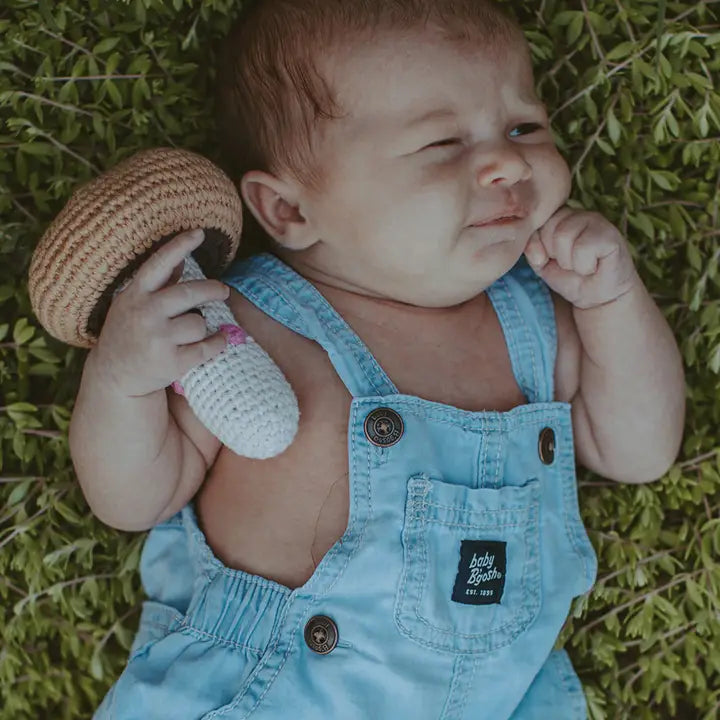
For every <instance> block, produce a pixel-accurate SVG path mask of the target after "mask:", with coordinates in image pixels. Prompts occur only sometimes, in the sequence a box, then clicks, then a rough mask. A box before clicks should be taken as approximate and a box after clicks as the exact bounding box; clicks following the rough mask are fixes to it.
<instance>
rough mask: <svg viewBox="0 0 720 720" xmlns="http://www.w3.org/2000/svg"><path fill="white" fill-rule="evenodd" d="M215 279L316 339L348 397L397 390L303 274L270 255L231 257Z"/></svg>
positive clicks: (284, 323) (294, 328) (289, 325)
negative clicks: (227, 264) (218, 278)
mask: <svg viewBox="0 0 720 720" xmlns="http://www.w3.org/2000/svg"><path fill="white" fill-rule="evenodd" d="M221 280H222V281H223V282H225V283H227V284H228V285H230V286H231V287H233V288H235V289H236V290H237V291H238V292H239V293H241V294H242V295H244V296H245V297H247V298H248V300H250V301H251V302H252V303H253V304H254V305H256V306H257V307H258V309H260V310H262V311H263V312H264V313H265V314H267V315H269V316H270V317H271V318H273V319H274V320H277V322H279V323H281V324H282V325H285V327H288V328H290V330H294V331H295V332H296V333H299V334H300V335H303V336H304V337H306V338H309V339H310V340H314V341H315V342H317V343H319V344H320V345H321V346H322V347H323V348H324V349H325V351H326V352H327V354H328V356H329V358H330V362H331V363H332V364H333V367H334V368H335V370H336V372H337V374H338V375H339V376H340V379H341V380H342V382H343V383H344V384H345V387H347V389H348V391H349V392H350V394H351V395H352V396H353V397H367V396H373V395H395V394H397V392H398V391H397V388H396V387H395V385H393V383H392V382H391V380H390V378H388V376H387V374H386V373H385V371H384V370H383V369H382V368H381V367H380V365H378V363H377V361H376V360H375V358H374V357H373V355H372V354H371V353H370V351H369V350H368V348H367V347H366V346H365V344H364V343H363V342H362V340H360V338H359V337H358V336H357V335H356V334H355V332H354V331H353V330H352V328H350V326H349V325H348V324H347V323H346V322H345V320H343V319H342V317H341V316H340V315H339V314H338V313H337V311H336V310H335V309H334V308H333V307H332V306H331V305H330V303H328V301H327V300H326V299H325V298H324V297H323V296H322V294H321V293H320V292H319V291H318V290H317V289H316V288H315V287H314V286H313V285H312V284H311V283H310V282H308V281H307V280H306V279H305V278H304V277H302V276H301V275H299V274H298V273H296V272H295V271H294V270H293V269H292V268H291V267H289V266H288V265H287V264H286V263H284V262H283V261H282V260H280V259H279V258H277V257H275V256H274V255H271V254H270V253H263V254H261V255H254V256H252V257H250V258H248V259H246V260H237V261H235V262H234V263H232V264H231V265H230V267H228V268H227V270H225V272H224V274H223V276H222V278H221Z"/></svg>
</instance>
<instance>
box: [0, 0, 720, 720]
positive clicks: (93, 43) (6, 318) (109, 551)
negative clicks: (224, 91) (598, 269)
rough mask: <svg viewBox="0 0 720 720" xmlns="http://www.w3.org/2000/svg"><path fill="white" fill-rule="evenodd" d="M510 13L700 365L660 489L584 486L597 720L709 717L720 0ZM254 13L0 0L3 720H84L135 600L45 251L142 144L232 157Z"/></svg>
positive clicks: (128, 626) (568, 134) (232, 7)
mask: <svg viewBox="0 0 720 720" xmlns="http://www.w3.org/2000/svg"><path fill="white" fill-rule="evenodd" d="M512 6H513V8H514V10H515V11H516V13H517V14H518V16H519V18H520V19H521V21H522V22H523V26H524V28H525V29H526V32H527V36H528V38H529V40H530V41H531V43H532V46H533V54H534V59H535V62H536V66H537V74H536V78H537V82H538V88H539V91H540V93H541V96H542V97H543V99H544V100H545V101H546V102H547V104H548V106H549V107H550V110H551V115H552V121H553V127H554V131H555V133H556V135H557V140H558V143H559V145H560V147H561V149H562V150H563V152H564V153H565V155H566V157H567V158H568V161H569V163H570V165H571V167H572V172H573V180H574V185H575V190H574V194H573V200H574V201H575V202H576V203H577V204H578V206H583V207H586V208H588V209H595V210H598V211H600V212H602V213H604V214H605V215H606V216H607V217H608V218H609V219H611V220H612V221H613V222H614V223H616V224H617V226H618V227H619V228H621V230H622V231H623V232H624V233H625V234H626V236H627V237H628V239H629V242H630V244H631V246H632V249H633V253H634V257H635V260H636V262H637V265H638V268H639V270H640V273H641V275H642V277H643V279H644V280H645V282H646V284H647V286H648V288H649V289H650V291H651V292H652V293H653V295H654V297H655V298H656V301H657V303H658V304H659V305H660V307H661V308H662V310H663V311H664V313H665V314H666V317H667V318H668V321H669V322H670V324H671V326H672V327H673V329H674V331H675V333H676V337H677V338H678V340H679V343H680V345H681V348H682V353H683V356H684V360H685V366H686V372H687V398H688V415H687V423H686V429H685V437H684V443H683V446H682V451H681V455H680V457H679V458H678V460H677V463H676V464H675V466H674V467H673V468H672V469H671V470H670V471H669V472H668V473H667V475H666V476H665V477H664V478H662V480H660V481H658V482H656V483H652V484H649V485H641V486H622V485H617V484H615V483H611V482H608V481H605V480H603V479H602V478H600V477H597V476H593V475H592V474H590V473H587V472H581V473H580V500H581V506H582V511H583V515H584V518H585V521H586V523H587V525H588V527H589V528H590V536H591V539H592V541H593V544H594V546H595V548H596V549H597V551H598V554H599V558H600V572H599V578H598V582H597V584H596V586H595V588H594V589H593V590H592V592H591V593H589V595H587V596H585V597H583V598H580V599H578V601H577V602H576V603H575V605H574V608H573V613H572V616H571V618H570V619H569V621H568V623H567V625H566V627H565V629H564V631H563V634H562V636H561V642H565V643H566V647H568V649H569V651H570V653H571V656H572V658H573V662H574V664H575V666H576V668H577V669H578V672H579V673H580V675H581V678H582V680H583V683H584V685H585V690H586V694H587V697H588V703H589V709H590V715H591V718H593V720H600V719H601V718H608V719H613V720H615V719H624V718H633V720H645V719H650V718H652V719H656V718H683V719H685V718H687V719H698V720H700V719H702V720H710V719H711V718H717V717H718V715H719V710H718V709H719V707H720V620H719V618H720V601H719V600H718V597H719V596H720V587H719V586H720V565H719V562H718V557H719V554H718V553H719V551H720V519H719V512H718V511H719V509H720V491H719V490H718V487H719V485H720V482H719V481H720V472H719V471H720V445H719V444H718V443H719V441H718V431H717V428H718V425H719V424H720V299H719V298H720V293H719V292H718V287H719V285H720V276H719V274H718V260H719V258H720V242H719V239H720V229H719V224H718V213H719V204H720V192H719V191H720V142H718V141H719V140H720V94H718V91H717V85H718V78H719V77H720V75H719V72H718V71H719V70H720V60H719V58H718V49H719V48H720V21H719V19H718V18H719V17H720V7H719V6H718V2H709V1H708V2H670V1H668V2H664V1H662V0H661V1H660V2H656V1H655V0H652V1H651V0H579V2H570V1H566V0H525V1H524V2H517V1H516V2H513V3H512ZM237 9H238V4H237V3H236V2H232V1H231V0H202V1H198V0H195V1H193V0H172V1H171V0H164V1H163V0H129V1H127V2H125V1H122V0H107V1H105V2H100V1H99V0H87V1H84V2H83V1H82V0H62V1H60V2H50V0H45V1H44V2H39V3H38V2H36V1H35V0H33V1H30V0H3V3H2V5H1V6H0V120H1V121H2V125H1V126H0V211H1V214H2V215H1V217H2V219H1V222H0V598H2V606H1V607H0V637H1V638H2V641H0V642H1V644H0V720H8V719H10V718H12V720H22V719H23V718H34V719H37V718H46V717H47V718H50V717H52V718H56V719H60V718H73V719H76V718H88V717H90V716H91V714H92V711H93V709H94V708H95V707H96V706H97V704H98V703H99V701H100V699H101V697H102V696H103V695H104V693H105V691H106V690H107V688H108V687H109V686H110V684H111V682H112V681H113V678H115V677H116V676H117V675H118V674H119V673H120V671H121V669H122V667H123V664H124V660H125V657H126V653H127V650H128V648H129V645H130V642H131V638H132V635H133V632H134V629H135V627H136V626H137V621H138V617H139V613H138V608H139V602H140V599H141V589H140V585H139V579H138V574H137V564H138V558H139V552H140V549H141V545H142V541H143V539H144V535H143V534H130V533H122V532H117V531H114V530H111V529H109V528H107V527H105V526H103V525H102V524H101V523H100V522H98V521H96V520H95V519H94V518H93V517H92V516H91V515H90V513H89V511H88V508H87V506H86V504H85V502H84V500H83V497H82V495H81V493H80V491H79V489H78V487H77V485H76V483H75V480H74V476H73V470H72V465H71V463H70V459H69V455H68V443H67V427H68V422H69V417H70V413H71V409H72V405H73V398H74V395H75V392H76V390H77V386H78V383H79V379H80V373H81V370H82V363H83V359H84V351H82V350H77V349H74V348H69V347H67V346H65V345H63V344H61V343H59V342H57V341H55V340H54V339H53V338H51V337H50V336H48V335H47V334H46V333H45V332H44V331H43V330H42V328H41V327H39V325H38V322H37V320H36V318H35V317H34V316H33V314H32V311H31V308H30V305H29V302H28V294H27V288H26V282H27V280H26V276H27V268H28V264H29V260H30V255H31V253H32V250H33V248H34V246H35V244H36V243H37V241H38V239H39V237H40V236H41V234H42V232H43V230H44V229H45V227H46V226H47V224H48V223H49V222H50V220H51V219H52V218H53V217H54V216H55V215H56V214H57V213H58V212H59V210H60V209H61V208H62V206H63V205H64V203H65V202H66V201H67V199H68V198H69V196H70V194H71V192H72V190H73V189H74V188H76V187H77V186H78V185H79V184H81V183H83V182H86V181H87V180H89V179H90V178H92V177H94V176H96V175H97V174H99V173H100V172H102V171H103V170H104V169H106V168H109V167H111V166H113V165H115V164H116V163H117V162H118V161H119V160H120V159H122V158H124V157H126V156H128V155H130V154H133V153H134V152H136V151H137V150H138V149H140V148H143V147H152V146H159V145H165V146H179V147H184V148H188V149H192V150H196V151H199V152H202V153H204V154H205V155H207V156H208V157H210V158H211V159H213V160H215V161H216V162H219V160H220V152H219V148H218V147H217V146H216V145H215V144H214V136H213V119H212V118H213V113H212V110H213V108H212V95H211V88H212V81H213V77H214V69H213V66H214V61H215V52H216V48H217V41H218V39H219V38H220V37H222V36H223V35H224V34H225V33H226V32H227V30H228V29H229V26H230V23H231V20H232V18H233V17H234V15H235V14H236V11H237ZM639 371H642V369H641V368H639Z"/></svg>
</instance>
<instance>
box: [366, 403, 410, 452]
mask: <svg viewBox="0 0 720 720" xmlns="http://www.w3.org/2000/svg"><path fill="white" fill-rule="evenodd" d="M403 432H404V426H403V421H402V418H401V417H400V416H399V415H398V414H397V413H396V412H395V411H394V410H391V409H390V408H386V407H384V408H377V409H376V410H373V411H372V412H371V413H370V414H369V415H368V416H367V417H366V418H365V436H366V437H367V439H368V440H369V441H370V442H371V443H372V444H373V445H377V446H378V447H390V446H391V445H394V444H395V443H396V442H397V441H398V440H399V439H400V438H401V437H402V435H403Z"/></svg>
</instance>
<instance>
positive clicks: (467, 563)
mask: <svg viewBox="0 0 720 720" xmlns="http://www.w3.org/2000/svg"><path fill="white" fill-rule="evenodd" d="M506 545H507V543H505V542H500V541H498V540H463V541H462V542H461V543H460V562H459V563H458V573H457V577H456V578H455V587H454V588H453V594H452V599H453V600H454V601H455V602H459V603H465V604H467V605H492V604H494V603H499V602H500V598H501V597H502V594H503V589H504V588H505V565H506V557H505V546H506Z"/></svg>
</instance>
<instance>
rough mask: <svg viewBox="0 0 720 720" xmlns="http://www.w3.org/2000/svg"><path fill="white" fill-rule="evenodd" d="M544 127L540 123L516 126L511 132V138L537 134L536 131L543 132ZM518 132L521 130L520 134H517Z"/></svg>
mask: <svg viewBox="0 0 720 720" xmlns="http://www.w3.org/2000/svg"><path fill="white" fill-rule="evenodd" d="M541 129H542V125H540V124H539V123H520V124H519V125H516V126H515V127H514V128H513V129H512V130H511V131H510V137H520V135H529V134H530V133H533V132H535V131H536V130H541ZM517 130H520V131H521V132H520V133H516V131H517Z"/></svg>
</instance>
